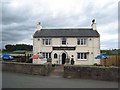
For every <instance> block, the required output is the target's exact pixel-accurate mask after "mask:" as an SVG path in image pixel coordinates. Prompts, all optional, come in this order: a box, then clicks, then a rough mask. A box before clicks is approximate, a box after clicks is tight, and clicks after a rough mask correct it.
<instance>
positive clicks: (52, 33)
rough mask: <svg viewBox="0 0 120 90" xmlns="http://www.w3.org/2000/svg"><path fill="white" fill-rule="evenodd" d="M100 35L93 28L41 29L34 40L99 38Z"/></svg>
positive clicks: (35, 34)
mask: <svg viewBox="0 0 120 90" xmlns="http://www.w3.org/2000/svg"><path fill="white" fill-rule="evenodd" d="M99 36H100V35H99V33H98V32H97V31H96V30H93V29H92V28H64V29H41V30H40V31H36V32H35V33H34V35H33V37H34V38H41V37H43V38H44V37H99Z"/></svg>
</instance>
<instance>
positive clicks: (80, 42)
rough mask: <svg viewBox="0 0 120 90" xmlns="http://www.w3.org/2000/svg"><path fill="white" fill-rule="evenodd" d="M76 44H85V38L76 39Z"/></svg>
mask: <svg viewBox="0 0 120 90" xmlns="http://www.w3.org/2000/svg"><path fill="white" fill-rule="evenodd" d="M77 45H87V39H86V38H79V39H77Z"/></svg>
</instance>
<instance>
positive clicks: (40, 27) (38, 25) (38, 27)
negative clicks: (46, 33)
mask: <svg viewBox="0 0 120 90" xmlns="http://www.w3.org/2000/svg"><path fill="white" fill-rule="evenodd" d="M41 29H42V26H41V23H40V22H38V24H37V30H41Z"/></svg>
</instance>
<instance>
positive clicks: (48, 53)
mask: <svg viewBox="0 0 120 90" xmlns="http://www.w3.org/2000/svg"><path fill="white" fill-rule="evenodd" d="M42 55H43V58H46V59H47V58H51V53H50V52H43V53H42Z"/></svg>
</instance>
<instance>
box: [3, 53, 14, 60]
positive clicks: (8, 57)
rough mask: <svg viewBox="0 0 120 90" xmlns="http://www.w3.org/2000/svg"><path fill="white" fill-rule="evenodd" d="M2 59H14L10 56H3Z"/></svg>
mask: <svg viewBox="0 0 120 90" xmlns="http://www.w3.org/2000/svg"><path fill="white" fill-rule="evenodd" d="M2 59H13V57H12V56H11V55H10V54H2Z"/></svg>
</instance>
